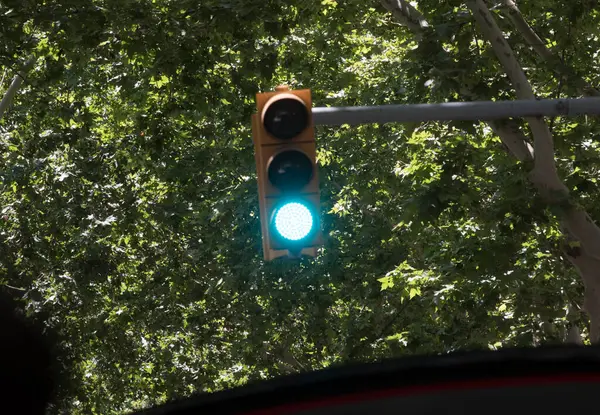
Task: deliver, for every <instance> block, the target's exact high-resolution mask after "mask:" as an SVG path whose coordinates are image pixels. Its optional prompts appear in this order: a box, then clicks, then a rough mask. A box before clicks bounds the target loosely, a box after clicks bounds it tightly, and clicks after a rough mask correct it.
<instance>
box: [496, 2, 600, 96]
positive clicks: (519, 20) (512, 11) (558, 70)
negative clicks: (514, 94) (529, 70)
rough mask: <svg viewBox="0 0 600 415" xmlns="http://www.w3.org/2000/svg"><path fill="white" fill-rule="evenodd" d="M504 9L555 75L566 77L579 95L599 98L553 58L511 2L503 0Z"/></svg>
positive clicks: (571, 71)
mask: <svg viewBox="0 0 600 415" xmlns="http://www.w3.org/2000/svg"><path fill="white" fill-rule="evenodd" d="M504 4H505V6H506V7H503V8H502V11H503V13H504V14H505V15H506V16H507V17H508V18H509V20H510V21H511V22H512V23H513V25H514V26H515V28H516V29H517V31H518V32H519V33H520V34H521V36H523V38H524V39H525V41H526V42H527V44H529V46H531V48H532V49H533V50H534V51H535V52H536V53H537V54H538V55H539V56H540V57H541V58H542V59H544V60H545V61H546V63H548V64H549V65H550V67H551V68H552V70H553V71H554V73H555V74H557V75H559V76H566V77H568V78H570V79H571V82H573V84H574V85H575V87H576V88H577V92H579V93H580V94H581V95H590V96H600V91H598V90H597V89H595V88H593V87H592V86H590V85H589V84H588V83H587V82H586V81H585V80H584V79H583V78H582V77H580V76H579V75H577V73H576V72H575V70H573V68H571V67H569V66H567V65H565V64H564V63H563V62H562V61H561V60H560V59H559V58H558V57H557V56H555V55H554V54H553V53H552V52H551V51H550V50H549V49H548V48H547V47H546V45H545V43H544V41H542V39H540V37H539V36H538V35H537V33H535V31H534V30H533V29H532V28H531V26H530V25H529V24H528V23H527V21H526V20H525V18H524V17H523V15H522V14H521V11H520V10H519V8H518V7H517V5H516V4H515V2H514V1H513V0H504Z"/></svg>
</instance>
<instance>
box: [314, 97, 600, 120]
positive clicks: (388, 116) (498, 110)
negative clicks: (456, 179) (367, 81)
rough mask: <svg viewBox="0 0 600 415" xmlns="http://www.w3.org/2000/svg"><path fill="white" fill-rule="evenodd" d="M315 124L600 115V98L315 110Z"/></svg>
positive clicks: (320, 108) (324, 108)
mask: <svg viewBox="0 0 600 415" xmlns="http://www.w3.org/2000/svg"><path fill="white" fill-rule="evenodd" d="M312 113H313V121H314V123H315V125H342V124H375V123H377V124H382V123H387V122H424V121H451V120H497V119H505V118H513V117H518V118H521V117H536V116H547V117H553V116H560V115H564V116H575V115H582V114H600V97H587V98H566V99H540V100H516V101H470V102H446V103H442V104H414V105H379V106H372V107H368V106H365V107H316V108H313V109H312Z"/></svg>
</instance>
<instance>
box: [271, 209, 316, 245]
mask: <svg viewBox="0 0 600 415" xmlns="http://www.w3.org/2000/svg"><path fill="white" fill-rule="evenodd" d="M273 223H274V226H275V230H276V231H277V233H278V234H279V235H280V236H281V237H282V238H284V239H286V240H288V241H292V242H296V241H300V240H302V239H304V238H306V237H307V236H308V235H309V234H310V233H311V231H312V230H313V227H314V224H315V220H314V218H313V214H312V212H311V211H310V209H309V208H308V207H306V205H304V204H302V203H299V202H288V203H285V204H284V205H282V206H281V207H280V208H278V209H277V210H276V211H275V215H274V220H273Z"/></svg>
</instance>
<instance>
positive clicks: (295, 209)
mask: <svg viewBox="0 0 600 415" xmlns="http://www.w3.org/2000/svg"><path fill="white" fill-rule="evenodd" d="M256 106H257V113H256V114H254V115H253V116H252V133H253V138H254V149H255V157H256V170H257V176H258V197H259V207H260V220H261V226H262V236H263V252H264V258H265V260H267V261H270V260H272V259H275V258H277V257H280V256H285V255H289V256H292V257H297V256H300V255H311V256H316V255H317V250H316V246H318V245H320V244H321V243H322V242H321V240H322V236H321V222H320V199H319V180H318V177H317V165H316V148H315V135H314V125H313V122H312V100H311V94H310V90H308V89H303V90H297V91H290V90H288V89H287V87H285V86H281V87H277V88H275V92H266V93H260V94H257V95H256Z"/></svg>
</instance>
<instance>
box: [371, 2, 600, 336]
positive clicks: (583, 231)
mask: <svg viewBox="0 0 600 415" xmlns="http://www.w3.org/2000/svg"><path fill="white" fill-rule="evenodd" d="M381 3H382V5H383V6H384V7H385V8H386V9H387V10H389V11H390V12H392V14H393V15H394V16H395V17H396V18H397V19H398V20H399V22H400V23H401V24H404V25H406V26H407V27H408V28H409V29H411V30H412V31H413V32H414V33H415V34H416V35H417V36H418V37H419V38H422V36H423V32H422V28H423V27H425V26H427V23H426V21H425V19H424V17H423V15H422V14H421V13H420V12H418V11H417V10H416V9H415V8H414V7H413V6H411V5H410V4H409V3H407V2H404V1H396V0H394V1H392V0H381ZM467 4H468V7H469V8H470V10H471V12H472V14H473V16H474V18H475V20H476V21H477V23H478V25H479V26H480V28H481V31H482V33H483V34H484V36H485V38H486V40H487V41H488V42H490V44H491V46H492V48H493V50H494V52H495V54H496V56H497V58H498V59H499V61H500V63H501V64H502V66H503V68H504V70H505V72H506V74H507V75H508V77H509V79H510V80H511V82H512V84H513V87H514V88H515V91H516V93H517V96H518V97H519V98H520V99H535V95H534V93H533V88H532V87H531V84H530V83H529V80H528V79H527V77H526V76H525V73H524V72H523V70H522V68H521V66H520V64H519V62H518V60H517V59H516V57H515V55H514V53H513V51H512V49H511V47H510V45H509V44H508V43H507V42H506V40H505V39H504V36H503V34H502V31H501V30H500V28H499V27H498V25H497V24H496V21H495V20H494V18H493V16H492V14H491V13H490V11H489V10H488V8H487V6H486V5H485V3H484V2H483V1H482V0H469V1H468V2H467ZM515 7H516V6H515ZM398 16H401V18H399V17H398ZM415 16H418V18H417V17H415ZM440 50H442V49H441V47H440ZM464 92H466V93H467V94H468V95H469V98H473V96H476V94H475V92H474V91H472V90H467V91H464ZM526 121H527V123H528V124H529V127H530V130H531V135H532V136H533V143H534V144H533V149H532V148H531V145H530V144H529V142H528V140H527V137H526V136H525V134H524V133H523V131H521V129H520V128H519V127H518V125H517V124H516V123H515V122H514V121H510V120H507V121H505V122H490V123H488V124H489V125H490V127H491V128H492V130H493V131H494V132H495V133H496V134H497V135H498V136H499V137H500V139H501V140H502V142H503V144H504V145H505V146H506V148H507V149H508V150H509V151H510V153H511V154H513V155H514V156H515V157H516V158H517V159H518V160H520V161H526V160H531V159H533V165H534V167H533V170H532V171H531V173H530V180H531V181H532V183H533V184H534V185H535V186H536V188H537V190H538V191H539V192H540V194H541V195H542V196H543V197H544V198H545V200H546V201H547V202H548V203H551V204H559V205H560V206H561V207H562V208H563V212H564V214H563V217H562V218H561V224H562V228H563V232H564V234H565V236H566V238H568V240H570V241H571V242H572V243H573V242H574V243H575V244H576V245H579V246H580V249H569V246H570V245H568V244H566V245H565V249H564V253H565V255H566V257H567V258H568V259H569V260H570V262H571V263H572V264H573V265H574V266H575V268H576V269H577V271H578V272H579V274H580V275H581V278H582V280H583V282H584V286H585V294H584V297H585V298H584V309H585V311H586V312H587V313H588V315H589V317H590V339H591V340H592V341H593V342H596V341H598V340H599V339H600V229H599V228H598V227H597V226H596V224H595V223H594V222H593V221H592V220H591V218H590V217H589V215H588V214H587V213H586V212H585V211H583V210H581V209H579V208H578V207H577V206H575V204H574V203H572V202H570V200H569V191H568V189H567V187H566V186H565V185H564V183H563V182H562V180H561V179H560V178H559V176H558V172H557V170H556V164H555V159H554V143H553V137H552V133H551V132H550V129H549V128H548V126H547V124H546V123H545V121H544V120H543V118H541V117H529V118H527V119H526Z"/></svg>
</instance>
